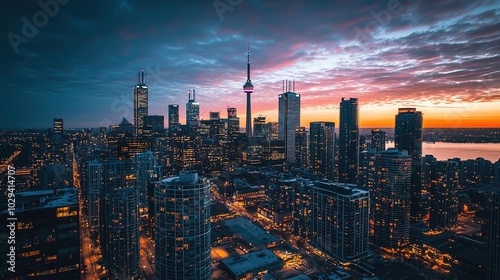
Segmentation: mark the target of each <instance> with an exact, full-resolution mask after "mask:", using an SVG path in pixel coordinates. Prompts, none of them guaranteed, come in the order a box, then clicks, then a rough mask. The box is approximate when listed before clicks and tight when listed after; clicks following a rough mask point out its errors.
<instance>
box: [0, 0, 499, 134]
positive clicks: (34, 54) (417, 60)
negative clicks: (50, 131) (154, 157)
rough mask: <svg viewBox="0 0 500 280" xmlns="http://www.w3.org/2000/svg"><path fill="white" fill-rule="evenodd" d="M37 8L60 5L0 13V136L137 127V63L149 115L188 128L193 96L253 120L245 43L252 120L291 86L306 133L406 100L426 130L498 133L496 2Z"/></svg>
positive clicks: (119, 0) (60, 0)
mask: <svg viewBox="0 0 500 280" xmlns="http://www.w3.org/2000/svg"><path fill="white" fill-rule="evenodd" d="M40 2H41V3H57V7H55V6H54V5H53V4H51V5H49V7H48V8H46V9H47V11H44V8H43V7H42V6H41V5H40V4H39V3H38V1H35V0H30V1H28V0H26V1H8V2H6V3H4V4H3V6H4V8H2V11H0V29H1V34H2V38H1V40H0V61H1V62H2V65H1V67H0V82H1V84H3V88H2V90H1V93H0V94H1V97H2V101H1V102H0V114H1V115H0V117H1V124H0V128H26V127H34V128H48V127H51V126H52V120H53V118H54V117H62V118H64V123H65V127H98V126H109V125H111V124H118V123H119V122H120V121H121V119H122V117H123V116H124V117H126V118H127V119H128V120H129V121H131V122H132V121H133V86H134V84H135V83H136V81H137V78H136V77H137V72H138V71H140V70H142V69H144V70H145V71H146V72H147V83H148V85H149V114H150V115H165V116H166V115H167V107H168V104H180V108H181V122H182V123H184V122H185V113H184V112H185V103H186V102H187V98H188V97H187V90H188V89H196V99H197V101H199V102H200V112H201V113H204V114H203V116H202V118H205V119H207V118H208V117H209V112H210V111H220V112H221V116H222V117H227V113H226V108H227V107H228V106H229V107H236V108H237V109H238V116H239V117H240V125H241V126H244V124H245V108H246V107H245V102H246V95H245V94H244V93H243V90H242V86H243V84H244V83H245V79H246V52H247V42H248V41H250V44H251V65H252V66H251V67H252V82H253V84H254V87H255V91H254V93H253V95H252V110H253V114H252V116H253V117H256V116H258V115H263V116H266V117H267V120H268V121H276V120H277V105H278V94H279V93H281V92H282V80H285V79H288V80H295V81H296V86H295V89H296V90H295V91H296V92H297V93H300V94H301V99H302V100H301V102H302V110H301V114H302V116H301V123H302V125H304V126H307V127H308V126H309V122H310V121H335V122H336V126H337V127H338V119H339V111H338V107H339V103H340V100H341V98H342V97H345V98H350V97H357V98H359V102H360V104H361V107H360V126H361V127H393V126H394V115H395V114H396V113H397V108H398V107H403V106H412V107H417V108H418V109H419V110H420V111H422V112H423V113H424V127H500V110H499V109H498V108H499V106H500V2H499V1H470V0H457V1H445V0H433V1H417V0H400V1H397V0H381V1H305V0H304V1H293V0H290V1H264V0H215V1H213V0H206V1H168V0H161V1H156V0H154V1H146V0H144V1H133V0H128V1H127V0H113V1H111V0H109V1H97V0H96V1H76V0H57V1H56V0H41V1H40ZM56 8H57V9H56ZM26 22H28V23H26ZM32 24H33V27H35V28H36V30H34V29H32V28H30V25H32ZM165 123H167V119H166V118H165Z"/></svg>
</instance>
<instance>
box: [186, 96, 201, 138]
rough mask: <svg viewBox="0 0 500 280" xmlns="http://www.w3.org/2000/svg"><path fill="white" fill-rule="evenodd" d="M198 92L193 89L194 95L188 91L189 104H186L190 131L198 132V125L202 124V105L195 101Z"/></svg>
mask: <svg viewBox="0 0 500 280" xmlns="http://www.w3.org/2000/svg"><path fill="white" fill-rule="evenodd" d="M195 94H196V92H195V90H194V89H193V93H192V94H191V91H190V90H189V91H188V96H189V99H188V102H187V103H186V125H187V126H188V127H189V129H190V131H196V130H197V129H198V125H199V124H200V103H199V102H196V101H195V98H196V95H195Z"/></svg>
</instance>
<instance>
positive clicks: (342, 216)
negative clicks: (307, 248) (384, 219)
mask: <svg viewBox="0 0 500 280" xmlns="http://www.w3.org/2000/svg"><path fill="white" fill-rule="evenodd" d="M368 207H369V193H368V191H363V190H360V189H358V188H356V185H352V184H342V183H330V182H319V183H317V184H316V185H315V186H313V187H312V190H311V204H310V208H311V212H310V214H311V217H310V219H311V227H310V229H309V231H310V232H309V236H310V243H311V245H312V246H313V247H315V248H316V249H318V250H320V251H322V252H323V253H325V254H327V255H329V256H330V257H332V258H335V259H337V260H340V261H342V262H347V261H351V260H354V259H357V258H359V257H362V256H364V255H365V254H367V253H368V230H369V219H368V212H369V210H368Z"/></svg>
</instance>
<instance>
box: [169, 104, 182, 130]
mask: <svg viewBox="0 0 500 280" xmlns="http://www.w3.org/2000/svg"><path fill="white" fill-rule="evenodd" d="M179 125H180V123H179V104H169V105H168V129H169V130H170V131H172V130H173V129H174V128H178V127H179Z"/></svg>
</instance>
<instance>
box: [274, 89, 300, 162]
mask: <svg viewBox="0 0 500 280" xmlns="http://www.w3.org/2000/svg"><path fill="white" fill-rule="evenodd" d="M292 90H295V82H294V83H293V86H292V82H286V85H285V81H283V93H282V94H280V95H278V140H285V153H286V161H287V162H290V163H294V162H295V128H296V127H297V126H300V94H298V93H295V92H293V91H292Z"/></svg>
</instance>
